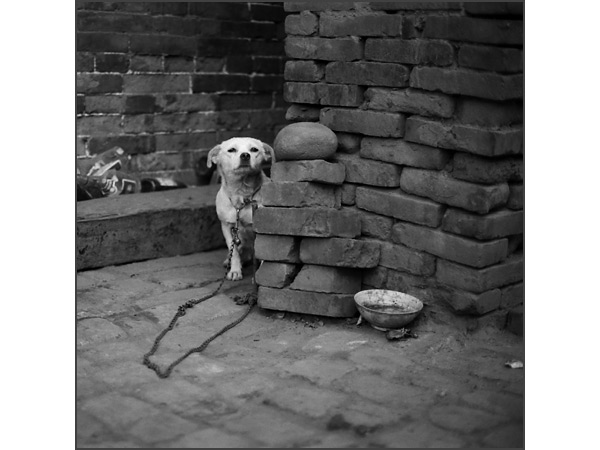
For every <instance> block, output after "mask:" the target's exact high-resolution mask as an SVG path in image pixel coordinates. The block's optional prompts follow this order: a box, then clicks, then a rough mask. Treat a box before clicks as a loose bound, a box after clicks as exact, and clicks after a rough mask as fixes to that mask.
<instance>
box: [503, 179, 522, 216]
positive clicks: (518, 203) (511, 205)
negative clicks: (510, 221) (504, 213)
mask: <svg viewBox="0 0 600 450" xmlns="http://www.w3.org/2000/svg"><path fill="white" fill-rule="evenodd" d="M508 187H509V190H510V194H509V196H508V202H507V203H506V206H507V208H508V209H516V210H518V209H523V208H524V207H525V186H524V185H523V184H522V183H520V184H519V183H514V184H509V185H508Z"/></svg>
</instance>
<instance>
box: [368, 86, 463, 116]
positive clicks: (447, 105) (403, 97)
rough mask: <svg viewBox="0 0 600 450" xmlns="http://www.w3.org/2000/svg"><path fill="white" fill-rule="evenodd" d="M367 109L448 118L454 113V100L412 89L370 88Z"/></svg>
mask: <svg viewBox="0 0 600 450" xmlns="http://www.w3.org/2000/svg"><path fill="white" fill-rule="evenodd" d="M365 107H366V108H367V109H372V110H376V111H389V112H404V113H411V114H418V115H420V116H435V117H445V118H448V117H452V113H453V112H454V99H453V98H452V97H451V96H449V95H446V94H439V93H436V92H430V91H421V90H418V89H411V88H408V89H383V88H368V89H367V90H366V91H365Z"/></svg>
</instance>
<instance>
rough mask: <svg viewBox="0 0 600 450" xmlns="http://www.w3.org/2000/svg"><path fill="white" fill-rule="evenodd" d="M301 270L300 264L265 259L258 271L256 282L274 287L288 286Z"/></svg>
mask: <svg viewBox="0 0 600 450" xmlns="http://www.w3.org/2000/svg"><path fill="white" fill-rule="evenodd" d="M299 270H300V266H298V265H296V264H287V263H280V262H270V261H263V262H262V264H261V265H260V267H259V268H258V270H257V271H256V275H255V280H256V284H258V285H259V286H269V287H273V288H282V287H286V286H288V285H289V284H290V283H291V282H292V280H293V279H294V277H295V276H296V274H297V273H298V271H299Z"/></svg>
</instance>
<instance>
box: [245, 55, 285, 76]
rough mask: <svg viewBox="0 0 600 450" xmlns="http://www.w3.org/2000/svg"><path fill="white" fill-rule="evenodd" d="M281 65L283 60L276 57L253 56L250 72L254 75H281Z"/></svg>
mask: <svg viewBox="0 0 600 450" xmlns="http://www.w3.org/2000/svg"><path fill="white" fill-rule="evenodd" d="M283 65H284V60H283V58H280V57H277V56H276V57H272V56H265V57H262V56H255V57H254V58H253V59H252V70H253V71H254V72H256V73H271V74H273V73H276V74H281V73H282V71H283Z"/></svg>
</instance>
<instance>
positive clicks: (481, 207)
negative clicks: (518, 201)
mask: <svg viewBox="0 0 600 450" xmlns="http://www.w3.org/2000/svg"><path fill="white" fill-rule="evenodd" d="M400 186H401V188H402V190H404V191H405V192H408V193H410V194H414V195H418V196H421V197H427V198H429V199H431V200H434V201H436V202H440V203H445V204H447V205H451V206H457V207H459V208H463V209H466V210H468V211H474V212H476V213H479V214H487V213H488V212H489V211H490V210H491V209H494V208H496V207H498V206H502V205H505V204H506V202H507V201H508V196H509V190H508V185H507V184H506V183H503V184H496V185H490V186H484V185H480V184H474V183H469V182H467V181H462V180H456V179H454V178H451V177H450V176H448V174H446V173H444V172H437V171H434V170H421V169H413V168H410V167H407V168H405V169H404V170H403V171H402V176H401V178H400Z"/></svg>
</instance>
